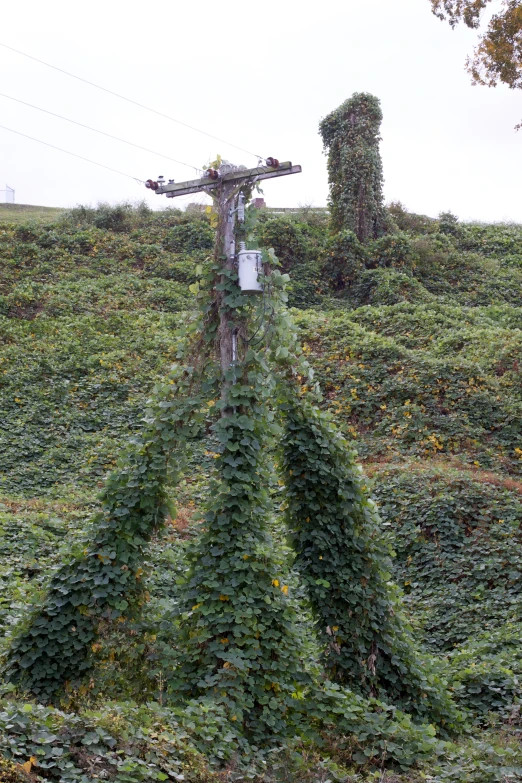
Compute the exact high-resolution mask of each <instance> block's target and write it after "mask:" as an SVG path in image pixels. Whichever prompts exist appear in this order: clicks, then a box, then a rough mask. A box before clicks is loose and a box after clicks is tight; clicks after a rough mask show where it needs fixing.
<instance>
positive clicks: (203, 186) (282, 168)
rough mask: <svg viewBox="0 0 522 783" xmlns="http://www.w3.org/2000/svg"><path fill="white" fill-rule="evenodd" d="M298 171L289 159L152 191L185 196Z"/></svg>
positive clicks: (163, 186)
mask: <svg viewBox="0 0 522 783" xmlns="http://www.w3.org/2000/svg"><path fill="white" fill-rule="evenodd" d="M300 173H301V166H292V164H291V162H290V161H285V162H284V163H280V164H279V167H278V168H272V167H270V166H257V167H256V168H254V169H242V170H238V171H231V172H230V173H229V174H225V176H224V177H221V178H220V179H210V177H202V178H201V179H193V180H189V181H188V182H177V183H176V182H175V183H174V184H172V185H162V186H160V187H159V188H158V189H157V190H156V191H154V192H155V193H157V194H158V195H163V194H165V195H166V196H167V198H174V197H175V196H186V195H187V194H189V193H198V192H199V191H208V190H213V189H214V188H217V187H219V186H220V185H221V184H222V183H223V182H234V181H238V180H255V181H258V180H261V179H272V177H284V176H286V175H287V174H300Z"/></svg>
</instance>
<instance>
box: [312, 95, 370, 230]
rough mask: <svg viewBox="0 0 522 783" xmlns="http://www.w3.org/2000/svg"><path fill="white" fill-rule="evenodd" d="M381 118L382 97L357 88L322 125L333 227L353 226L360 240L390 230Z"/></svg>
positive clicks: (345, 227)
mask: <svg viewBox="0 0 522 783" xmlns="http://www.w3.org/2000/svg"><path fill="white" fill-rule="evenodd" d="M381 121H382V111H381V106H380V103H379V99H378V98H376V97H375V96H373V95H370V94H368V93H355V94H354V95H353V96H352V97H351V98H350V99H349V100H347V101H345V102H344V103H343V104H341V106H339V108H338V109H336V110H335V111H333V112H331V113H330V114H328V116H326V117H325V118H324V119H323V120H322V122H321V124H320V126H319V129H320V133H321V136H322V139H323V144H324V147H325V150H326V151H327V152H328V179H329V182H330V211H331V225H332V229H333V231H334V232H336V233H337V232H339V231H343V230H349V231H353V232H354V233H355V234H356V235H357V238H358V239H359V241H360V242H367V241H369V240H371V239H376V238H377V237H378V236H380V235H381V234H383V233H384V227H385V213H384V201H383V193H382V185H383V175H382V161H381V155H380V152H379V141H380V136H379V132H380V125H381Z"/></svg>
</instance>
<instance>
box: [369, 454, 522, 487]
mask: <svg viewBox="0 0 522 783" xmlns="http://www.w3.org/2000/svg"><path fill="white" fill-rule="evenodd" d="M362 465H363V468H364V472H365V473H366V475H367V476H369V477H370V478H371V477H373V476H375V475H377V474H378V473H382V472H383V471H385V470H397V471H401V470H402V471H404V470H407V471H408V472H409V473H418V474H422V473H428V472H430V471H434V472H437V473H441V474H442V473H448V471H454V472H455V473H457V472H458V473H461V474H464V475H466V476H468V477H469V478H472V479H473V480H474V481H478V482H480V483H482V484H493V485H494V486H496V487H502V488H503V489H507V490H509V491H510V492H516V493H517V494H519V495H522V481H521V480H519V479H515V478H513V477H512V476H503V475H501V474H499V473H495V472H494V471H492V470H484V469H483V468H480V467H477V466H475V465H469V464H467V463H463V462H460V461H459V460H458V459H455V458H453V457H450V458H448V459H442V458H441V457H438V458H435V459H424V460H422V462H420V461H419V462H414V461H404V462H397V461H389V460H386V458H385V457H382V458H377V459H375V458H371V459H369V460H362Z"/></svg>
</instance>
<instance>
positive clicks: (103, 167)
mask: <svg viewBox="0 0 522 783" xmlns="http://www.w3.org/2000/svg"><path fill="white" fill-rule="evenodd" d="M0 128H1V129H2V130H6V131H9V132H10V133H16V134H17V135H18V136H23V137H24V138H25V139H31V141H37V142H38V144H44V145H45V146H46V147H51V149H53V150H58V151H59V152H65V154H66V155H72V156H73V158H79V159H80V160H85V161H86V162H87V163H92V164H93V165H94V166H100V168H102V169H107V170H108V171H113V172H114V173H115V174H121V175H122V177H128V178H129V179H133V180H134V181H135V182H138V183H141V184H145V183H144V180H142V179H140V177H133V176H132V174H126V173H125V172H124V171H119V169H113V168H111V166H106V165H105V164H104V163H97V162H96V161H95V160H91V159H90V158H84V157H83V155H77V154H76V152H69V150H63V149H62V148H61V147H57V146H56V145H55V144H49V143H48V142H47V141H42V140H41V139H35V138H34V136H28V135H27V133H21V132H20V131H17V130H14V129H13V128H8V127H7V126H6V125H0Z"/></svg>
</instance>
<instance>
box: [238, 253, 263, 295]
mask: <svg viewBox="0 0 522 783" xmlns="http://www.w3.org/2000/svg"><path fill="white" fill-rule="evenodd" d="M262 271H263V267H262V261H261V251H260V250H246V248H245V243H244V242H241V243H240V251H239V253H238V254H237V272H238V277H239V287H240V289H241V293H243V294H262V293H263V285H262V283H260V282H259V279H258V277H259V273H260V272H262Z"/></svg>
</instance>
